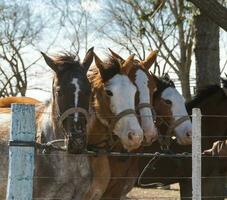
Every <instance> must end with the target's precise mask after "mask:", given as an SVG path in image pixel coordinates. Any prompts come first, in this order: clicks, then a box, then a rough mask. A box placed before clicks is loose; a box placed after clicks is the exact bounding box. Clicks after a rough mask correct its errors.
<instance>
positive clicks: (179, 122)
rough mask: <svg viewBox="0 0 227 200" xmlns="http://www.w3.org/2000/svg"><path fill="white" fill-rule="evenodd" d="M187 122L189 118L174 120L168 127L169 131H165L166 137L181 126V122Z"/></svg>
mask: <svg viewBox="0 0 227 200" xmlns="http://www.w3.org/2000/svg"><path fill="white" fill-rule="evenodd" d="M187 120H190V117H189V116H183V117H181V118H179V119H177V120H175V121H174V122H173V123H172V124H171V125H170V126H169V129H168V131H167V135H170V134H171V133H172V132H173V130H174V129H175V128H176V127H177V126H179V125H180V124H182V123H183V122H185V121H187Z"/></svg>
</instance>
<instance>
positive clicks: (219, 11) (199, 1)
mask: <svg viewBox="0 0 227 200" xmlns="http://www.w3.org/2000/svg"><path fill="white" fill-rule="evenodd" d="M187 1H190V2H192V3H193V4H195V6H196V7H198V8H199V9H200V11H201V12H202V13H203V14H204V15H206V16H207V17H209V18H210V19H211V20H212V21H213V22H214V23H216V24H218V25H219V26H220V27H222V28H223V29H224V30H225V31H227V8H226V7H224V6H222V5H221V4H220V3H219V2H218V1H216V0H187Z"/></svg>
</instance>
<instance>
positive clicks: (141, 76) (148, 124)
mask: <svg viewBox="0 0 227 200" xmlns="http://www.w3.org/2000/svg"><path fill="white" fill-rule="evenodd" d="M109 50H110V52H111V54H112V55H113V56H114V57H116V58H117V59H118V60H119V61H120V62H121V63H125V62H126V61H125V60H124V59H123V58H122V57H121V56H119V55H118V54H117V53H115V52H114V51H112V50H111V49H109ZM156 54H157V53H156V52H153V51H152V52H151V53H150V54H149V55H148V57H147V58H146V59H145V60H144V61H138V60H134V61H133V63H132V65H133V66H132V67H131V68H129V69H127V70H124V71H125V73H126V74H127V76H128V77H129V78H130V80H131V81H132V82H133V83H134V85H136V87H137V90H138V93H137V95H136V107H137V112H138V113H139V115H140V118H139V119H140V123H141V127H142V129H143V131H144V136H145V140H146V143H151V142H153V141H154V140H155V139H156V138H157V129H156V127H155V124H154V121H155V119H154V118H155V113H154V108H153V105H152V104H153V102H152V100H153V94H154V91H155V90H156V89H157V87H156V83H155V81H154V79H153V77H152V76H150V74H149V72H148V71H147V70H146V69H149V68H150V67H151V65H152V64H153V63H154V61H155V58H156Z"/></svg>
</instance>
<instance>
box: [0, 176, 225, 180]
mask: <svg viewBox="0 0 227 200" xmlns="http://www.w3.org/2000/svg"><path fill="white" fill-rule="evenodd" d="M61 177H67V176H34V177H32V178H31V177H29V178H31V179H32V180H37V179H59V178H61ZM27 178H28V177H25V179H27ZM93 178H95V179H100V180H109V179H110V180H127V179H137V178H139V177H138V176H130V177H127V176H115V177H113V176H111V177H105V176H94V177H93ZM7 179H8V177H0V180H7ZM21 179H23V178H22V176H21ZM70 179H81V177H79V176H78V177H72V176H70ZM142 179H149V180H152V179H153V180H157V179H161V180H164V179H167V180H171V179H178V180H192V177H191V176H183V177H182V176H173V177H162V176H161V177H158V176H157V177H153V176H146V177H142ZM201 179H204V180H205V179H206V180H207V179H227V176H202V177H201Z"/></svg>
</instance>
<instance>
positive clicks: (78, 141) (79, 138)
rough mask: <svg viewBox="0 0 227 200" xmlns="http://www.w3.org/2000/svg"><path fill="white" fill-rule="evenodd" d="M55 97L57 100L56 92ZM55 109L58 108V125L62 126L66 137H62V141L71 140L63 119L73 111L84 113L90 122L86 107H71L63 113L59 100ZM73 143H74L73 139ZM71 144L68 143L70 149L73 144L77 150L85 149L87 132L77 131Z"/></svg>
mask: <svg viewBox="0 0 227 200" xmlns="http://www.w3.org/2000/svg"><path fill="white" fill-rule="evenodd" d="M54 99H55V101H56V100H57V98H56V93H54ZM55 109H56V114H57V126H58V128H60V129H61V130H62V132H63V134H64V139H61V141H62V142H63V143H64V144H65V139H67V142H70V140H69V138H70V135H68V134H67V131H66V130H65V128H64V126H63V121H64V120H65V119H66V118H68V117H69V116H70V115H71V114H73V113H82V114H83V115H84V117H85V119H86V121H87V122H88V120H89V114H88V112H87V110H85V109H84V108H81V107H71V108H69V109H67V110H66V111H65V112H63V113H62V114H61V111H60V108H59V105H58V103H57V102H55ZM59 142H60V141H59V140H58V141H57V143H59ZM53 143H55V141H53ZM71 143H72V141H71ZM71 143H70V144H71ZM70 144H69V143H68V144H67V149H68V150H69V149H70V148H69V146H71V145H73V147H74V146H75V147H76V148H77V149H76V150H75V151H77V152H81V149H82V150H83V149H84V148H85V144H86V135H85V133H81V132H80V133H77V135H76V138H74V139H73V144H71V145H70Z"/></svg>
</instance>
